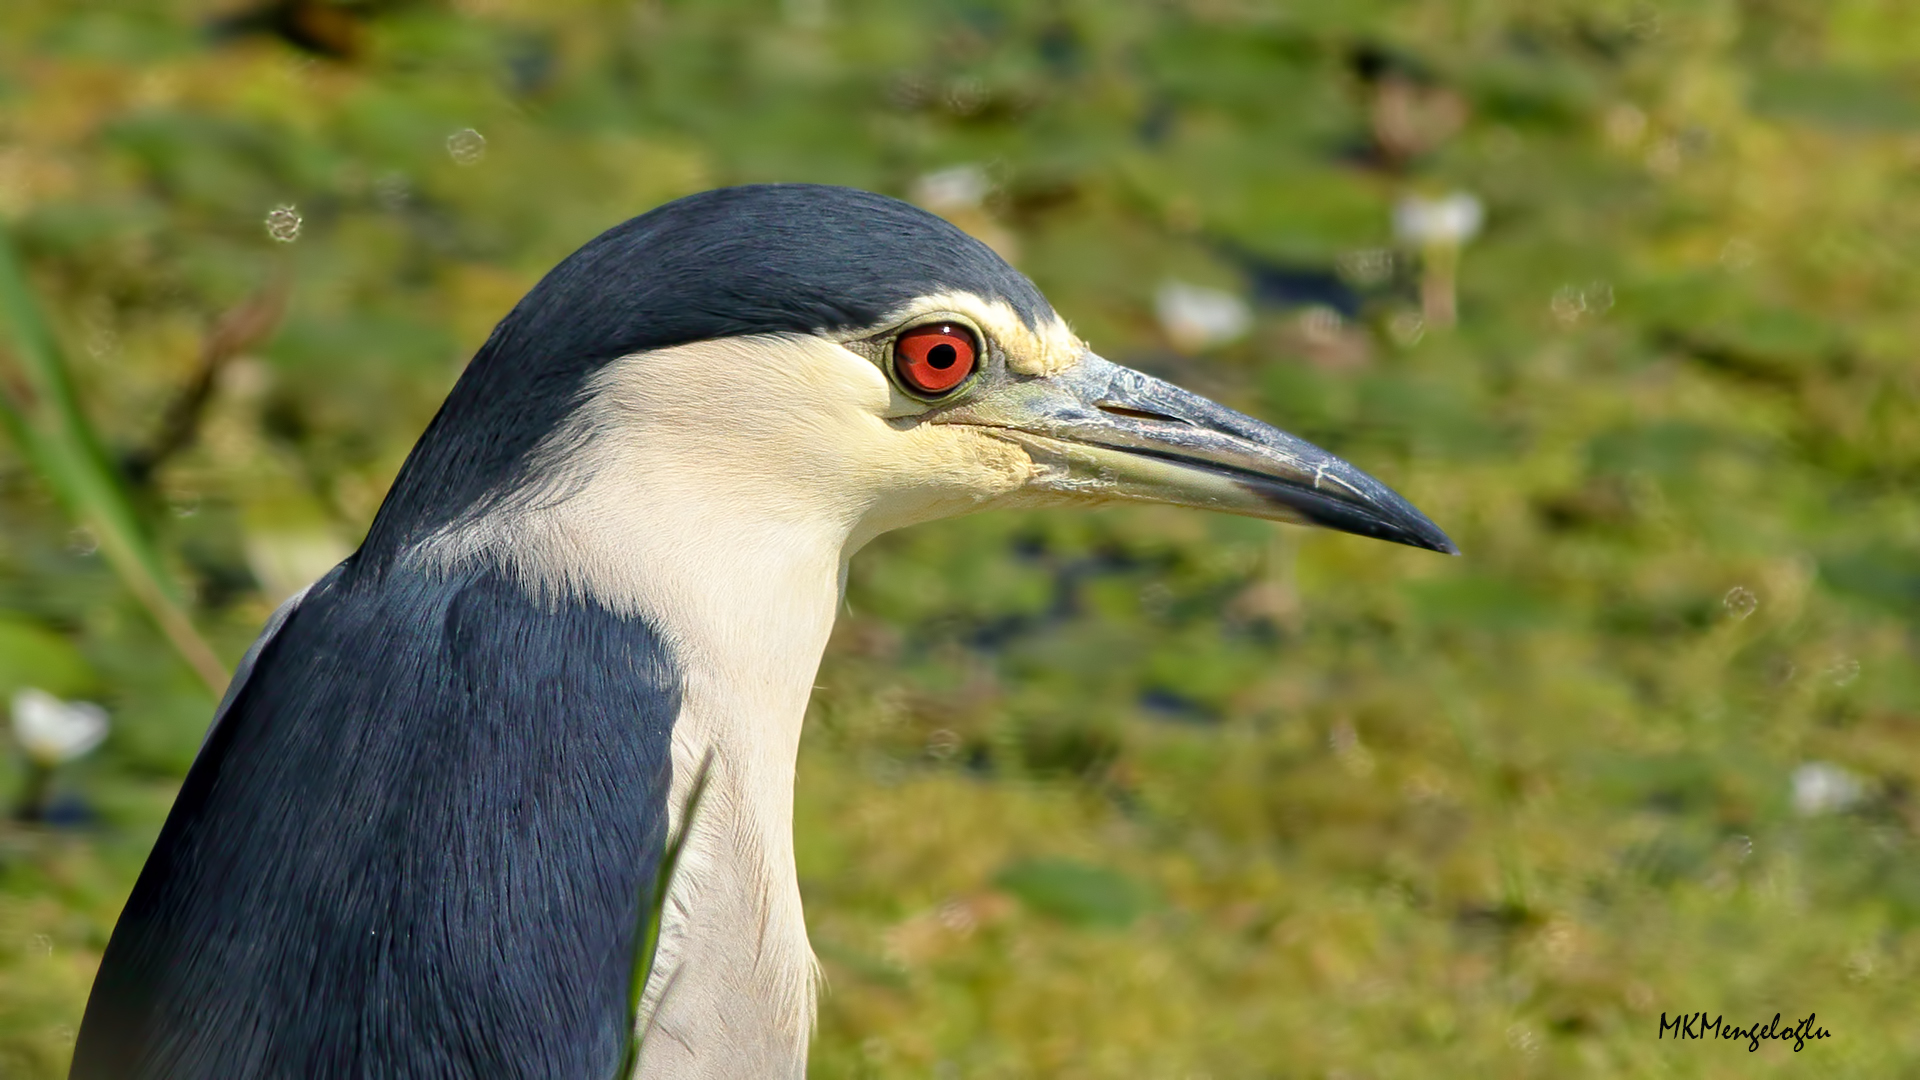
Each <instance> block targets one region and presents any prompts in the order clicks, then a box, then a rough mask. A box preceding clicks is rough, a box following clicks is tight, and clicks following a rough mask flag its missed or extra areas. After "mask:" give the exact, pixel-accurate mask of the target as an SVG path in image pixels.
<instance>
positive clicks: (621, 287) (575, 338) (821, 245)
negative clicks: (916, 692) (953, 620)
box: [375, 185, 1454, 552]
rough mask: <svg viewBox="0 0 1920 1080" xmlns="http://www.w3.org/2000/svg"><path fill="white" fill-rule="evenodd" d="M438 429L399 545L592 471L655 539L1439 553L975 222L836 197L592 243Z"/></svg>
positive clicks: (818, 196)
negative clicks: (1135, 520)
mask: <svg viewBox="0 0 1920 1080" xmlns="http://www.w3.org/2000/svg"><path fill="white" fill-rule="evenodd" d="M449 417H452V418H454V419H452V420H449ZM443 421H444V422H445V426H446V427H447V428H448V430H446V431H442V432H436V431H433V430H430V431H429V432H428V434H427V436H426V437H425V438H423V439H422V441H421V445H420V447H419V448H418V449H416V452H415V459H414V460H413V461H410V462H409V464H408V466H407V468H406V470H404V471H403V474H402V476H401V478H400V480H399V481H398V482H397V483H396V486H395V491H396V493H399V492H401V491H403V490H406V489H411V490H412V491H413V492H414V493H415V496H414V498H413V499H412V500H411V504H420V503H422V502H430V501H435V500H437V501H439V502H440V503H441V504H443V506H444V507H450V508H451V509H450V510H448V511H447V512H446V513H443V514H442V515H441V520H440V521H439V522H437V523H436V522H435V521H433V520H431V519H427V520H424V521H422V522H421V523H419V524H418V525H417V526H414V527H410V529H409V531H414V533H415V535H416V536H417V535H419V534H420V530H423V529H424V530H425V531H427V532H432V531H434V529H435V528H436V527H440V528H442V529H443V530H444V527H445V526H446V524H447V522H448V521H457V520H461V519H471V518H472V517H473V514H474V507H482V508H485V507H489V506H497V505H498V504H499V502H500V498H501V495H500V493H501V492H511V491H519V492H522V493H523V497H522V498H521V500H520V504H521V505H541V506H545V505H552V504H554V503H555V502H557V501H564V500H565V499H566V498H567V497H568V494H569V492H576V491H580V490H585V489H587V488H592V489H593V490H594V491H595V492H596V493H597V494H596V495H595V499H597V500H598V504H600V505H605V506H609V507H612V506H615V505H616V504H624V505H626V506H627V507H631V506H633V505H644V506H647V507H652V508H657V509H658V511H659V512H661V513H666V512H668V510H669V509H672V508H680V509H682V510H685V508H689V507H692V508H697V512H698V513H699V514H702V515H704V519H703V520H706V521H708V522H709V524H707V525H706V526H704V527H703V528H700V529H691V530H685V529H683V531H682V532H681V533H680V534H679V535H688V536H692V535H706V536H711V537H719V536H721V535H723V534H725V533H726V532H727V531H728V530H736V531H738V530H744V531H756V532H759V533H760V534H761V535H763V536H768V537H773V536H775V534H777V533H778V532H779V531H780V530H781V529H783V528H786V527H787V526H789V525H799V526H802V527H805V528H809V529H812V530H814V532H815V534H816V535H827V534H831V535H837V536H838V537H840V538H841V539H840V540H839V541H838V543H840V545H841V546H842V548H843V550H846V551H851V550H853V549H855V548H857V547H858V546H859V545H860V544H862V543H864V542H865V541H866V540H867V539H870V538H871V537H872V536H874V535H877V534H879V533H881V532H885V531H887V530H889V529H893V528H898V527H901V526H904V525H909V524H913V523H916V522H920V521H927V520H931V519H935V518H941V517H948V516H953V515H956V514H960V513H965V512H968V511H971V510H976V509H982V508H986V507H991V506H1031V505H1057V504H1097V503H1106V502H1115V501H1133V502H1159V503H1172V504H1177V505H1182V506H1193V507H1200V508H1204V509H1210V510H1219V511H1225V512H1228V513H1234V514H1243V515H1250V516H1254V517H1262V518H1271V519H1276V520H1282V521H1291V522H1297V523H1302V524H1307V525H1314V526H1320V527H1324V528H1330V529H1337V530H1341V531H1344V532H1350V533H1357V534H1360V535H1363V536H1371V537H1376V538H1379V539H1383V540H1391V541H1394V542H1397V543H1402V544H1409V545H1412V546H1415V547H1422V548H1429V549H1432V550H1435V551H1442V552H1452V551H1453V550H1454V547H1453V544H1452V543H1451V541H1449V540H1448V539H1447V537H1446V536H1445V535H1444V534H1443V533H1442V532H1441V531H1440V529H1439V528H1437V527H1436V526H1435V525H1434V524H1433V523H1432V522H1431V521H1429V520H1428V519H1427V518H1426V517H1425V516H1423V515H1422V514H1421V513H1420V512H1419V511H1418V510H1416V509H1414V507H1413V506H1412V505H1411V504H1409V503H1408V502H1407V501H1406V500H1405V499H1402V498H1401V497H1400V496H1399V495H1397V494H1395V493H1394V492H1393V491H1391V490H1389V489H1388V488H1387V487H1386V486H1385V485H1383V484H1381V483H1380V482H1379V481H1377V480H1375V479H1373V478H1372V477H1370V476H1368V475H1367V474H1366V473H1364V472H1362V471H1360V470H1359V469H1358V468H1356V467H1354V466H1353V465H1351V464H1349V463H1347V462H1345V461H1342V460H1341V459H1339V458H1337V457H1335V456H1333V455H1331V454H1329V453H1327V452H1326V451H1324V450H1321V449H1319V448H1318V447H1315V446H1313V445H1311V444H1309V443H1307V442H1305V441H1303V440H1300V439H1297V438H1295V437H1293V436H1291V435H1288V434H1286V433H1284V432H1282V431H1280V430H1278V429H1276V428H1274V427H1271V426H1269V425H1267V424H1265V423H1263V422H1261V421H1259V420H1255V419H1253V418H1252V417H1249V416H1245V415H1243V414H1241V413H1238V412H1235V411H1233V410H1231V409H1227V408H1225V407H1223V406H1221V405H1218V404H1215V403H1214V402H1212V401H1209V400H1207V399H1206V398H1203V397H1200V396H1198V395H1195V394H1192V393H1189V392H1187V391H1185V390H1182V389H1180V388H1179V387H1176V386H1173V385H1171V384H1169V383H1167V382H1164V381H1162V380H1160V379H1156V378H1153V377H1151V376H1149V375H1146V374H1143V373H1141V372H1138V371H1134V370H1132V369H1129V368H1126V367H1123V366H1121V365H1118V364H1115V363H1113V362H1111V361H1109V360H1106V359H1104V358H1102V357H1101V356H1099V355H1098V354H1096V353H1095V352H1094V351H1093V350H1092V349H1091V348H1089V347H1088V345H1087V344H1086V343H1085V342H1084V341H1082V340H1081V339H1080V338H1079V337H1078V336H1076V335H1075V334H1074V333H1073V332H1072V331H1071V330H1070V329H1069V328H1068V326H1067V324H1066V322H1065V321H1064V320H1062V319H1061V318H1060V316H1059V315H1057V314H1056V313H1055V312H1054V310H1053V308H1052V307H1051V306H1050V305H1049V304H1048V303H1047V301H1046V299H1045V298H1044V297H1043V296H1042V295H1041V294H1040V292H1039V290H1038V289H1036V288H1035V287H1034V285H1033V284H1032V282H1030V281H1028V280H1027V278H1026V277H1024V276H1023V275H1021V274H1020V273H1019V272H1018V271H1016V270H1014V269H1013V268H1012V267H1010V266H1008V265H1007V264H1006V262H1004V261H1003V260H1002V259H1000V258H999V256H997V255H995V254H994V253H993V251H991V250H990V249H989V248H987V247H986V246H985V245H984V244H982V243H980V242H979V241H978V240H976V239H974V238H973V237H971V236H968V235H967V234H966V233H964V232H962V231H960V230H959V229H957V228H955V227H954V226H952V225H951V224H949V223H947V222H946V221H944V220H942V219H940V218H938V217H936V216H934V215H932V214H929V213H926V212H924V211H921V210H919V209H917V208H914V207H912V206H909V205H907V204H905V203H901V202H898V201H896V200H893V199H888V198H885V197H883V196H878V195H873V194H870V193H867V192H860V191H854V190H851V189H847V188H833V187H820V186H814V185H763V186H758V187H748V188H733V189H722V190H720V191H715V192H707V193H704V194H702V195H697V196H691V197H689V198H687V199H682V200H680V201H679V202H676V203H671V204H668V205H667V206H665V207H662V208H661V209H659V210H656V211H654V212H653V213H650V214H647V215H644V216H642V217H640V218H636V219H634V220H633V221H630V222H628V223H627V224H625V225H623V226H620V227H617V228H616V229H614V230H610V231H609V232H608V233H606V234H603V235H602V236H601V237H600V238H598V239H596V240H595V241H593V242H592V243H590V244H588V245H587V246H586V247H585V248H583V249H582V250H581V251H580V252H578V253H576V254H575V255H574V256H572V257H571V258H569V259H568V260H567V261H566V262H564V263H562V264H561V266H560V267H559V268H557V269H556V270H555V271H554V272H553V273H552V274H550V275H549V276H548V277H547V279H546V280H544V281H542V282H541V284H540V285H539V286H538V287H536V288H535V289H534V290H533V292H531V293H529V294H528V296H527V298H526V299H525V300H523V301H522V302H521V304H520V305H519V307H518V308H516V309H515V311H514V313H513V314H512V315H510V316H509V317H508V318H507V320H505V321H504V322H503V323H502V324H501V326H500V327H499V328H498V329H497V330H496V331H495V332H494V335H493V338H492V339H491V340H490V341H489V342H488V344H487V346H486V347H485V348H483V349H482V351H481V354H480V355H479V356H478V357H476V359H475V361H474V363H473V364H472V365H470V367H469V369H468V371H467V372H466V374H465V375H464V376H463V377H462V379H461V382H460V385H459V386H457V387H456V388H455V390H454V393H453V394H452V395H451V396H450V398H449V400H448V404H447V406H446V408H445V409H444V410H443V413H442V417H441V418H440V419H439V420H436V422H435V426H436V428H439V427H442V426H443ZM526 492H534V493H535V494H534V495H533V496H530V497H529V496H525V495H524V493H526ZM404 501H405V500H399V499H398V497H397V495H396V498H395V499H390V501H389V507H390V508H391V507H393V506H394V505H395V504H396V502H404ZM411 504H410V505H411ZM688 512H696V511H688ZM611 514H612V511H611V510H609V511H608V512H606V513H600V512H598V511H596V512H595V517H596V519H597V520H601V521H610V520H611ZM382 516H383V518H385V517H386V516H387V514H386V511H384V510H383V514H382ZM382 528H383V526H382V525H376V528H375V532H376V534H378V533H379V532H380V531H381V529H382ZM771 542H774V543H781V542H783V541H779V540H778V539H774V540H773V541H771Z"/></svg>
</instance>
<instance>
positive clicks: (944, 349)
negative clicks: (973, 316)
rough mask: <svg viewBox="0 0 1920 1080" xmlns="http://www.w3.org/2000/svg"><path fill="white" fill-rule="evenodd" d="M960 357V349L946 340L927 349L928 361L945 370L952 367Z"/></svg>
mask: <svg viewBox="0 0 1920 1080" xmlns="http://www.w3.org/2000/svg"><path fill="white" fill-rule="evenodd" d="M959 359H960V350H958V349H956V348H954V347H953V346H951V345H948V344H947V343H946V342H944V341H943V342H941V343H940V344H938V345H935V346H934V347H933V348H931V349H928V350H927V363H928V364H929V365H931V366H933V367H937V368H940V369H941V370H943V371H944V370H946V369H947V368H950V367H952V366H953V365H954V363H955V362H956V361H958V360H959Z"/></svg>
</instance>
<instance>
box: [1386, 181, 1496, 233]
mask: <svg viewBox="0 0 1920 1080" xmlns="http://www.w3.org/2000/svg"><path fill="white" fill-rule="evenodd" d="M1485 219H1486V209H1485V208H1484V207H1482V206H1481V205H1480V200H1479V199H1476V198H1474V197H1473V196H1472V195H1469V194H1467V193H1466V192H1464V191H1456V192H1453V193H1452V194H1450V195H1443V196H1441V197H1439V198H1437V199H1429V198H1427V197H1425V196H1423V195H1408V196H1405V197H1404V198H1402V199H1401V200H1400V201H1399V202H1398V203H1395V204H1394V207H1393V232H1394V235H1396V236H1398V237H1399V238H1400V239H1401V241H1402V242H1404V243H1406V244H1408V245H1410V246H1413V247H1426V246H1427V245H1429V244H1445V245H1450V246H1454V247H1458V246H1459V245H1461V244H1464V243H1466V242H1467V241H1469V240H1471V239H1473V238H1474V236H1475V235H1477V234H1478V233H1479V232H1480V223H1481V222H1482V221H1484V220H1485Z"/></svg>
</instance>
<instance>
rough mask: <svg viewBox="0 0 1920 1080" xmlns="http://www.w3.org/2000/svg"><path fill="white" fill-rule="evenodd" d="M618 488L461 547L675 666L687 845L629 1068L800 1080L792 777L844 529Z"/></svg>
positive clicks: (490, 527)
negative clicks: (581, 608)
mask: <svg viewBox="0 0 1920 1080" xmlns="http://www.w3.org/2000/svg"><path fill="white" fill-rule="evenodd" d="M621 494H622V496H623V497H621V498H617V499H614V498H600V497H598V496H597V495H596V493H595V492H594V491H593V490H592V489H588V490H586V491H582V492H578V493H575V494H574V495H573V496H572V497H570V498H567V499H564V500H560V501H558V502H553V503H548V504H545V505H543V506H540V507H539V508H538V509H534V510H526V511H522V512H520V513H517V514H514V515H512V516H511V518H499V519H495V520H494V521H492V522H490V523H488V524H487V525H486V526H485V528H484V529H483V530H482V532H483V533H484V534H485V536H484V537H483V540H482V541H474V540H469V541H468V543H469V544H471V543H475V542H485V547H486V548H487V549H489V550H491V551H492V552H494V553H511V554H507V555H504V556H501V557H504V558H505V560H506V561H507V562H508V563H509V564H510V566H511V568H512V570H513V572H514V574H515V576H516V577H518V578H519V579H520V580H521V581H522V583H523V586H524V587H526V588H527V589H528V590H529V591H531V592H532V593H534V594H535V595H536V596H546V597H548V598H551V599H554V600H558V601H559V602H567V600H568V598H569V597H571V598H575V599H577V598H580V597H582V596H583V595H584V596H586V597H590V598H591V599H592V600H593V601H594V602H596V603H597V604H600V605H603V606H605V607H608V608H610V609H612V610H615V611H621V612H627V613H631V614H636V615H639V616H641V617H642V618H643V619H644V620H645V622H646V623H647V624H649V625H651V626H654V627H658V628H659V631H660V634H661V636H662V639H663V641H664V644H665V645H666V648H667V650H668V652H669V655H670V656H671V658H672V660H673V663H674V665H675V667H676V668H677V669H678V672H677V674H678V675H679V678H680V684H681V691H682V696H681V703H682V704H681V709H680V712H679V715H678V717H677V718H676V720H675V722H674V728H673V736H672V747H673V782H672V788H671V791H670V794H669V798H668V808H669V821H670V828H672V829H674V830H678V829H681V828H683V827H684V828H686V829H687V830H688V832H687V836H688V843H687V847H686V850H685V853H684V854H683V856H682V860H681V864H680V868H679V870H678V872H677V873H676V875H675V877H674V879H673V881H672V883H671V884H670V886H669V891H668V900H667V907H666V910H665V912H664V920H663V925H662V933H661V940H660V948H659V953H658V958H657V960H656V962H655V965H654V970H653V973H652V977H651V979H650V980H649V983H648V986H647V989H646V992H645V996H644V998H643V1003H642V1013H641V1015H642V1017H643V1018H644V1019H645V1020H646V1022H647V1024H648V1027H647V1030H646V1032H645V1042H644V1051H643V1053H644V1060H643V1064H642V1069H641V1075H642V1076H643V1077H652V1076H672V1077H675V1078H680V1077H704V1076H713V1077H732V1076H766V1077H785V1076H792V1077H799V1076H802V1075H804V1072H805V1065H806V1053H807V1041H808V1036H809V1034H810V1032H811V1030H812V1026H813V1015H814V997H815V995H814V977H815V970H814V960H813V953H812V950H811V948H810V947H809V945H808V943H807V934H806V923H805V920H804V918H803V916H802V913H801V906H800V889H799V880H798V876H797V874H796V871H795V867H794V861H793V781H794V768H795V761H796V758H797V756H798V752H799V740H800V729H801V723H802V720H803V719H804V717H805V713H806V707H807V699H808V697H809V695H810V693H811V691H812V688H813V681H814V676H815V674H816V673H817V671H818V668H819V664H820V657H821V654H822V652H823V651H824V650H825V647H826V643H827V637H828V635H829V633H830V632H831V630H832V626H833V620H834V614H835V609H836V607H837V605H838V601H839V596H840V589H841V583H842V579H843V570H844V567H845V560H846V555H847V551H846V548H847V547H848V546H849V544H850V540H849V535H848V534H849V531H850V530H847V529H844V528H839V527H837V526H835V525H833V524H832V523H822V522H814V521H807V520H805V519H785V520H783V519H780V518H778V517H769V516H767V515H764V514H756V513H753V512H750V509H749V508H743V507H742V505H741V504H740V503H738V502H734V501H729V500H724V499H713V498H710V497H709V498H704V499H703V498H693V497H675V496H682V495H684V494H685V493H682V492H674V491H662V490H656V491H654V492H653V493H651V494H652V497H646V498H639V499H635V498H633V497H632V488H631V486H628V487H626V488H625V489H623V491H622V493H621ZM743 510H747V512H743ZM710 752H711V754H712V766H711V772H710V780H709V785H708V789H707V791H706V794H705V796H704V798H703V801H702V802H701V804H700V805H699V806H698V807H697V808H696V809H695V811H694V813H693V814H692V818H691V821H690V822H689V821H688V820H687V816H686V814H685V813H684V808H685V807H686V805H687V800H688V796H689V791H690V787H691V784H692V782H693V778H694V776H695V775H696V774H697V773H698V771H699V770H700V768H701V765H702V762H703V761H705V760H706V759H707V757H708V754H709V753H710Z"/></svg>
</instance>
